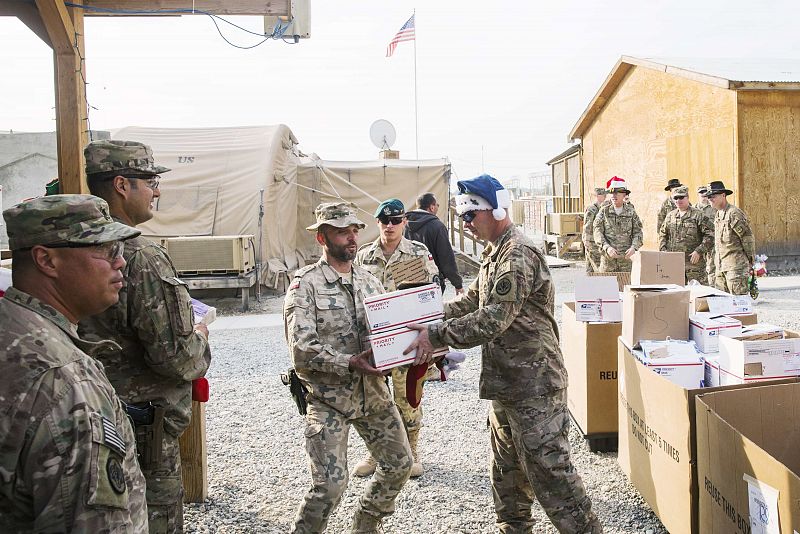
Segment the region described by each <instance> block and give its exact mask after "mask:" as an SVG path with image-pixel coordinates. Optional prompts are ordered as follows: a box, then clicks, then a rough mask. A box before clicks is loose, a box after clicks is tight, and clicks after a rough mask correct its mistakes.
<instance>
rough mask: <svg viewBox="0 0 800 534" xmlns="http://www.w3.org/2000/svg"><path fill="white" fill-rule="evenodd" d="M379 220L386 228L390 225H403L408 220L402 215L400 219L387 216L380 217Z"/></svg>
mask: <svg viewBox="0 0 800 534" xmlns="http://www.w3.org/2000/svg"><path fill="white" fill-rule="evenodd" d="M378 220H379V221H380V222H381V224H384V225H386V226H389V224H393V225H395V226H398V225H400V224H403V221H404V220H406V218H405V217H404V216H402V215H401V216H400V217H387V216H386V215H381V216H380V217H378Z"/></svg>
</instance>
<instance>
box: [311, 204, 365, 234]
mask: <svg viewBox="0 0 800 534" xmlns="http://www.w3.org/2000/svg"><path fill="white" fill-rule="evenodd" d="M314 215H315V216H316V217H317V222H315V223H314V224H312V225H311V226H308V227H306V230H308V231H309V232H316V231H317V229H319V227H320V226H322V225H325V224H328V225H330V226H335V227H336V228H347V227H348V226H350V225H351V224H354V225H356V226H358V227H359V228H366V227H367V225H366V224H364V223H363V222H361V221H360V220H359V219H358V217H357V216H356V206H355V204H352V203H350V202H323V203H322V204H320V205H319V206H317V209H315V210H314Z"/></svg>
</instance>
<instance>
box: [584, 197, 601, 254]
mask: <svg viewBox="0 0 800 534" xmlns="http://www.w3.org/2000/svg"><path fill="white" fill-rule="evenodd" d="M598 211H600V206H598V205H597V203H596V202H592V203H591V204H589V206H588V207H587V208H586V211H584V212H583V236H582V238H583V245H584V246H586V247H588V246H591V245H594V219H595V217H597V212H598Z"/></svg>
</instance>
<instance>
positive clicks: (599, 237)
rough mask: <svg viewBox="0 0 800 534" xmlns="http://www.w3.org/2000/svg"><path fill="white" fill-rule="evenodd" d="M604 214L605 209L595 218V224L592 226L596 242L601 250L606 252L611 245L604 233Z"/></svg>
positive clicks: (601, 209)
mask: <svg viewBox="0 0 800 534" xmlns="http://www.w3.org/2000/svg"><path fill="white" fill-rule="evenodd" d="M603 213H604V212H603V208H600V210H599V211H598V212H597V215H595V216H594V223H593V224H592V226H593V227H594V242H595V243H597V246H599V247H600V250H602V251H604V252H605V251H606V249H607V248H608V246H609V244H608V241H607V240H606V235H605V233H603Z"/></svg>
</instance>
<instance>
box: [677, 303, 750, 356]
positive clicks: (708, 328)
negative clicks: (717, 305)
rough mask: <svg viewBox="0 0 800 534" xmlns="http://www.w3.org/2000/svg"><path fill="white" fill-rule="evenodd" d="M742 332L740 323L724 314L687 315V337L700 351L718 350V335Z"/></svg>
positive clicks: (735, 334)
mask: <svg viewBox="0 0 800 534" xmlns="http://www.w3.org/2000/svg"><path fill="white" fill-rule="evenodd" d="M741 333H742V323H741V322H740V321H737V320H736V319H733V318H732V317H727V316H725V315H715V314H713V313H711V312H700V313H694V314H691V315H689V338H690V339H691V340H692V341H694V342H695V344H697V348H698V349H700V352H705V353H712V352H719V336H728V337H735V336H738V335H739V334H741Z"/></svg>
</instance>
